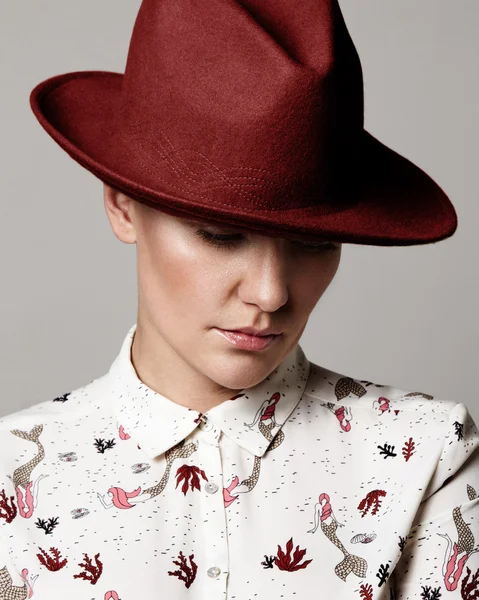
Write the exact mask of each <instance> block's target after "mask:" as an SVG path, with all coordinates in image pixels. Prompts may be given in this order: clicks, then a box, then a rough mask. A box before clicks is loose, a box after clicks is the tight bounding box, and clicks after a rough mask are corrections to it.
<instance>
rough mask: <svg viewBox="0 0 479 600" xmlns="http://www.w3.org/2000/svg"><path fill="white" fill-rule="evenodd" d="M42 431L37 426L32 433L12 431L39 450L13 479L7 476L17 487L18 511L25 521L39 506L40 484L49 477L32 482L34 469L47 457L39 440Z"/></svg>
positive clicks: (14, 474) (16, 471)
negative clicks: (41, 480)
mask: <svg viewBox="0 0 479 600" xmlns="http://www.w3.org/2000/svg"><path fill="white" fill-rule="evenodd" d="M42 431H43V425H35V427H33V428H32V429H31V430H30V432H28V431H20V430H19V429H12V430H11V431H10V433H13V435H16V436H18V437H20V438H23V439H24V440H28V441H30V442H34V443H35V444H36V446H37V448H38V452H37V454H36V455H35V456H34V457H33V458H32V459H31V460H30V461H28V462H27V463H26V464H24V465H22V466H20V467H18V468H17V469H15V471H14V472H13V477H10V475H7V477H8V478H9V479H10V480H11V481H12V482H13V485H14V487H15V492H16V495H17V504H18V511H19V513H20V515H21V516H22V517H24V518H25V519H29V518H30V517H31V516H32V514H33V510H34V508H36V506H37V504H38V484H39V482H40V479H42V477H47V476H48V475H39V476H38V477H37V478H36V479H34V480H32V471H33V469H34V468H35V467H36V466H37V465H38V464H40V463H41V462H42V460H43V459H44V457H45V450H44V448H43V445H42V444H41V443H40V440H39V437H40V435H41V433H42Z"/></svg>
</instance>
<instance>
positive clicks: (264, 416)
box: [223, 392, 284, 507]
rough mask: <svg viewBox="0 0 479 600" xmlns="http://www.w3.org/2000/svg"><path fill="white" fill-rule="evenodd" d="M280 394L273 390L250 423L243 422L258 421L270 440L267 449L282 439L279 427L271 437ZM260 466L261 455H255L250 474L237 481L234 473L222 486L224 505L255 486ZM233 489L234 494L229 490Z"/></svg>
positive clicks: (282, 434) (254, 422) (252, 425)
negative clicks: (225, 484)
mask: <svg viewBox="0 0 479 600" xmlns="http://www.w3.org/2000/svg"><path fill="white" fill-rule="evenodd" d="M280 398H281V396H280V394H279V392H275V393H274V394H272V395H271V398H269V399H267V400H265V401H264V402H263V403H262V404H261V406H260V407H259V408H258V410H257V411H256V414H255V417H254V419H253V421H252V422H251V423H245V426H246V427H249V428H251V427H254V426H255V425H256V423H258V429H259V430H260V431H261V433H262V434H263V435H264V437H265V438H266V439H267V440H268V441H270V442H271V441H272V444H271V445H270V447H269V450H274V449H275V448H277V447H278V446H279V445H280V444H281V443H282V442H283V440H284V432H283V430H282V429H280V430H279V431H278V433H277V435H276V436H275V437H274V439H273V434H272V433H271V432H272V430H273V429H274V428H275V427H276V426H277V423H276V419H275V409H276V404H277V403H278V402H279V400H280ZM260 468H261V457H259V456H255V457H254V461H253V470H252V472H251V475H250V476H249V477H247V478H246V479H243V481H242V482H241V483H239V477H238V476H237V475H235V477H233V479H232V481H231V483H230V484H229V485H228V486H227V487H225V488H223V499H224V505H225V506H226V507H227V506H229V505H230V504H232V503H233V502H234V501H235V500H236V499H237V498H238V494H244V493H249V492H251V490H252V489H253V488H254V487H255V485H256V484H257V483H258V480H259V474H260ZM233 490H234V492H235V494H232V493H231V492H232V491H233Z"/></svg>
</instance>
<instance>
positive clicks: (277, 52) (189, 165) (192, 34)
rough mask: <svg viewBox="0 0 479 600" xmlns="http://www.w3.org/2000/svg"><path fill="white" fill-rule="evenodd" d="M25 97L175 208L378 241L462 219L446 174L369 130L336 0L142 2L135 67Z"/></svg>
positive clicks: (114, 172)
mask: <svg viewBox="0 0 479 600" xmlns="http://www.w3.org/2000/svg"><path fill="white" fill-rule="evenodd" d="M30 105H31V108H32V110H33V112H34V114H35V115H36V117H37V119H38V121H39V122H40V123H41V125H42V126H43V127H44V129H45V130H46V131H47V132H48V134H49V135H50V136H51V137H52V138H53V139H54V140H55V141H56V142H57V143H58V144H59V145H60V146H61V147H62V148H63V149H64V150H65V151H66V152H67V153H68V154H69V155H70V156H71V157H72V158H73V159H74V160H75V161H77V162H78V163H79V164H81V165H82V166H83V167H84V168H86V169H88V170H89V171H90V172H91V173H93V174H94V175H95V176H96V177H98V178H99V179H100V180H101V181H103V182H105V183H107V184H109V185H111V186H112V187H114V188H116V189H118V190H120V191H122V192H123V193H125V194H126V195H128V196H130V197H132V198H134V199H136V200H138V201H140V202H144V203H145V204H148V205H149V206H152V207H154V208H157V209H160V210H163V211H165V212H169V213H171V214H174V215H179V216H187V217H188V216H189V217H191V216H193V217H198V218H205V219H208V220H212V221H215V222H220V223H226V224H231V225H239V226H242V227H248V228H251V229H254V230H256V231H258V232H263V233H264V234H269V235H279V236H284V237H289V236H291V237H295V238H304V239H309V240H314V239H332V240H335V241H339V242H344V243H353V244H370V245H377V246H400V245H416V244H426V243H432V242H437V241H440V240H442V239H445V238H448V237H450V236H451V235H453V233H454V232H455V230H456V228H457V215H456V211H455V209H454V207H453V205H452V204H451V202H450V200H449V198H448V197H447V196H446V194H445V193H444V191H443V190H442V189H441V188H440V187H439V185H438V184H437V183H435V181H433V179H432V178H431V177H430V176H429V175H427V174H426V173H425V172H424V171H423V170H421V169H420V168H419V167H418V166H416V165H414V164H413V163H412V162H410V161H409V160H408V159H407V158H405V157H403V156H401V155H400V154H398V153H397V152H395V151H394V150H392V149H391V148H389V147H387V146H386V145H384V144H383V143H381V142H380V141H379V140H378V139H377V138H375V137H374V136H372V135H371V134H370V133H368V132H367V131H366V130H365V129H364V100H363V76H362V69H361V63H360V60H359V57H358V54H357V51H356V48H355V46H354V44H353V42H352V40H351V37H350V35H349V32H348V30H347V28H346V24H345V22H344V18H343V15H342V13H341V9H340V6H339V4H338V2H337V0H301V1H300V2H291V0H208V2H204V1H202V0H143V2H142V4H141V6H140V9H139V12H138V15H137V18H136V21H135V24H134V27H133V32H132V36H131V40H130V46H129V51H128V57H127V61H126V68H125V72H124V73H115V72H111V71H76V72H71V73H64V74H61V75H56V76H53V77H50V78H49V79H46V80H45V81H42V82H41V83H39V84H38V85H37V86H36V87H35V88H34V89H33V90H32V92H31V94H30Z"/></svg>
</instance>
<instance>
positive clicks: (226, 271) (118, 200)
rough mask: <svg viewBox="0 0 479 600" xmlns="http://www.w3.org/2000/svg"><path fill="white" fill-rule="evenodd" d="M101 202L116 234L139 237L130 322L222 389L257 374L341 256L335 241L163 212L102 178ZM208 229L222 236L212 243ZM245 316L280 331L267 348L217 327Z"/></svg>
mask: <svg viewBox="0 0 479 600" xmlns="http://www.w3.org/2000/svg"><path fill="white" fill-rule="evenodd" d="M105 207H106V210H107V214H108V217H109V219H110V222H111V225H112V228H113V231H114V233H115V235H116V236H117V237H118V238H119V239H120V240H121V241H124V242H126V243H136V246H137V267H138V293H139V304H138V310H139V314H138V328H140V327H141V328H142V329H143V330H145V329H146V328H150V330H152V331H154V337H156V338H157V339H159V340H161V344H163V345H164V348H165V349H166V348H168V355H169V356H168V359H167V361H168V360H171V357H173V356H175V357H178V358H179V359H181V361H182V362H184V363H187V364H188V365H189V366H190V367H193V368H194V369H195V370H196V371H197V372H199V373H201V374H202V375H204V376H206V377H207V378H209V379H211V380H213V381H215V382H217V383H218V384H219V385H220V386H222V387H225V388H228V389H243V388H246V387H250V386H253V385H255V384H256V383H259V382H260V381H262V380H263V379H264V378H265V377H266V376H267V375H268V374H269V373H271V372H272V371H273V370H274V369H275V368H276V366H277V365H278V364H279V363H280V362H281V361H282V360H283V358H284V357H285V356H286V355H287V354H288V353H289V352H290V351H291V350H292V349H293V347H294V346H295V345H296V343H297V342H298V340H299V338H300V337H301V335H302V333H303V330H304V328H305V326H306V324H307V321H308V318H309V315H310V314H311V311H312V310H313V308H314V307H315V305H316V304H317V302H318V300H319V299H320V298H321V296H322V295H323V294H324V292H325V291H326V289H327V288H328V286H329V284H330V283H331V281H332V279H333V278H334V275H335V274H336V271H337V269H338V266H339V262H340V256H341V244H335V245H334V247H333V248H332V249H328V248H325V247H319V248H317V249H314V248H311V247H308V246H307V245H306V244H303V243H301V242H299V241H294V240H287V239H285V238H279V237H272V236H266V235H261V234H259V233H254V232H252V231H251V230H248V229H243V228H240V227H236V226H229V225H223V224H214V223H213V222H208V221H206V220H202V219H195V218H191V219H187V218H180V217H176V216H171V215H169V214H167V213H164V212H161V211H159V210H156V209H153V208H151V207H148V206H146V205H144V204H141V203H139V202H136V201H134V200H132V199H131V198H128V197H127V196H125V195H123V194H120V193H117V192H114V191H113V190H111V188H109V187H108V186H105ZM214 235H221V236H228V238H229V241H228V242H227V243H225V242H221V241H218V242H216V243H217V244H218V245H215V240H214V239H212V236H214ZM203 236H204V237H203ZM205 238H206V239H205ZM311 244H312V242H311ZM248 326H249V327H256V328H259V329H264V328H267V327H272V328H274V329H279V330H280V331H281V332H282V333H281V335H279V336H278V337H276V338H275V340H274V341H273V343H272V344H271V345H270V346H269V347H268V348H266V349H265V350H262V351H249V350H243V349H239V348H238V347H236V346H235V345H233V344H232V343H231V342H229V341H228V340H226V339H225V338H224V337H223V336H221V335H219V334H218V333H217V331H216V330H215V328H220V329H226V330H231V329H238V328H240V327H248ZM172 368H175V365H172Z"/></svg>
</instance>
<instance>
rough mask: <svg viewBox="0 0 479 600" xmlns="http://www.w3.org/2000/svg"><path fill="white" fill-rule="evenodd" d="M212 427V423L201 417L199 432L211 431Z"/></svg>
mask: <svg viewBox="0 0 479 600" xmlns="http://www.w3.org/2000/svg"><path fill="white" fill-rule="evenodd" d="M212 427H213V423H212V422H211V420H210V419H208V417H205V416H204V415H203V416H202V417H201V423H200V429H201V431H210V429H212Z"/></svg>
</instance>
